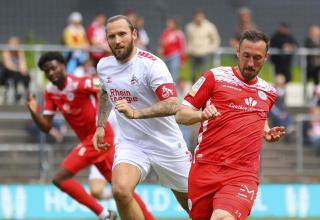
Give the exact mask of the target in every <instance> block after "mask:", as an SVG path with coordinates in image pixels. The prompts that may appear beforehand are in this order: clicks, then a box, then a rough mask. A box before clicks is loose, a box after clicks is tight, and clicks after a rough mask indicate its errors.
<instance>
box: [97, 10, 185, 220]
mask: <svg viewBox="0 0 320 220" xmlns="http://www.w3.org/2000/svg"><path fill="white" fill-rule="evenodd" d="M106 34H107V41H108V44H109V46H110V48H111V51H112V54H113V56H109V57H106V58H103V59H101V60H100V62H99V63H98V66H97V70H98V75H99V77H100V81H101V84H102V93H101V96H100V100H101V103H100V106H99V114H98V125H97V130H96V133H95V135H94V138H93V142H94V145H95V147H96V149H100V148H104V147H106V146H105V144H104V143H103V136H104V132H103V130H104V129H103V126H104V122H105V120H106V119H107V117H108V114H109V111H110V109H111V108H112V106H114V107H115V108H116V116H117V120H118V123H119V126H120V138H119V143H118V144H117V146H116V152H115V160H114V164H113V174H112V193H113V197H114V199H115V201H116V204H117V207H118V211H119V213H120V217H121V219H126V220H131V219H137V220H141V219H143V216H142V213H141V210H140V208H139V207H138V206H137V203H136V202H135V201H134V200H133V199H132V192H133V191H134V189H135V187H136V185H137V184H138V183H139V182H140V181H143V180H144V178H145V177H146V175H147V173H148V171H149V169H150V168H151V167H152V168H153V169H154V170H155V172H156V173H157V174H158V176H159V181H160V183H161V184H162V185H164V186H166V187H168V188H170V189H171V190H172V191H173V193H174V195H175V197H176V198H177V200H178V202H179V203H180V204H181V206H182V207H183V208H184V209H185V210H186V211H187V210H188V208H187V188H188V184H187V182H188V181H187V179H188V173H189V169H190V152H189V151H188V148H187V146H186V143H185V141H184V139H183V136H182V133H181V131H180V130H179V126H178V125H177V123H176V122H175V118H174V116H173V115H174V114H175V113H176V110H177V106H178V103H179V100H178V98H177V93H176V89H175V86H174V83H173V80H172V77H171V74H170V72H169V71H168V69H167V67H166V65H165V64H164V62H163V61H162V60H161V59H159V58H158V57H156V56H154V55H153V54H151V53H149V52H146V51H143V50H140V49H138V48H136V47H135V46H134V44H133V42H134V40H135V39H136V38H137V32H136V30H135V29H134V27H133V25H132V23H131V22H130V21H129V19H128V18H127V17H126V16H123V15H117V16H114V17H111V18H109V20H108V22H107V25H106Z"/></svg>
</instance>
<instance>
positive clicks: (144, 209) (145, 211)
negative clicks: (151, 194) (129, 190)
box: [133, 192, 156, 220]
mask: <svg viewBox="0 0 320 220" xmlns="http://www.w3.org/2000/svg"><path fill="white" fill-rule="evenodd" d="M133 198H134V199H135V200H136V201H137V203H138V205H139V206H140V208H141V210H142V212H143V216H144V219H145V220H156V219H155V218H154V217H153V215H152V214H151V213H150V212H149V210H148V209H147V207H146V205H145V204H144V202H143V201H142V199H141V198H140V197H139V196H138V194H137V193H135V192H133Z"/></svg>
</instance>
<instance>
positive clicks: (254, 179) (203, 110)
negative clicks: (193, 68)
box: [176, 30, 284, 220]
mask: <svg viewBox="0 0 320 220" xmlns="http://www.w3.org/2000/svg"><path fill="white" fill-rule="evenodd" d="M237 57H238V65H236V66H235V67H218V68H214V69H211V70H209V71H207V72H206V73H204V74H203V76H202V77H201V78H200V79H199V80H198V81H197V82H196V83H195V84H194V85H193V87H192V89H191V91H190V92H189V94H188V95H187V96H186V97H185V100H184V102H183V104H182V105H181V106H180V108H179V110H178V112H177V115H176V120H177V122H178V123H182V124H186V125H188V124H193V123H196V122H201V127H200V130H199V137H198V146H197V148H196V150H195V154H194V161H193V164H192V166H191V170H190V174H189V186H188V195H189V208H190V217H191V218H192V219H195V220H207V219H211V220H234V219H237V220H242V219H246V218H247V216H248V215H249V214H250V210H251V208H252V205H253V202H254V199H255V197H256V194H257V189H258V171H259V165H260V160H259V155H260V150H261V146H262V139H263V137H264V138H265V140H266V141H268V142H274V141H277V140H279V139H280V138H281V137H282V136H283V135H284V127H273V128H271V129H270V128H269V126H268V123H267V116H268V112H269V111H270V109H271V107H272V105H273V103H274V101H275V100H276V98H277V95H276V90H275V89H274V88H273V87H272V86H271V85H269V84H268V83H267V82H265V81H264V80H262V79H261V78H259V77H258V74H259V71H260V69H261V68H262V66H263V64H264V62H265V61H266V60H267V57H268V37H267V36H266V35H265V34H264V33H262V32H260V31H257V30H250V31H245V32H244V33H243V34H242V36H241V39H240V43H239V48H238V49H237Z"/></svg>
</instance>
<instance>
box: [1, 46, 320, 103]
mask: <svg viewBox="0 0 320 220" xmlns="http://www.w3.org/2000/svg"><path fill="white" fill-rule="evenodd" d="M19 48H21V49H22V50H24V51H29V52H35V55H34V63H37V61H38V59H39V57H40V55H41V53H42V52H46V51H60V52H67V51H70V50H71V51H72V50H77V49H76V48H69V47H66V46H63V45H59V44H52V45H48V44H32V45H28V44H22V45H21V46H20V47H19ZM5 49H6V50H8V49H9V50H13V49H14V48H10V47H8V45H7V44H0V51H1V50H5ZM84 50H87V51H88V52H89V51H99V49H98V48H94V47H91V48H86V49H84ZM269 53H270V55H273V54H290V53H291V52H288V51H287V52H286V51H282V50H279V49H276V48H270V50H269ZM234 54H235V49H234V48H231V47H219V48H218V50H217V51H216V53H215V54H214V57H213V64H214V66H219V65H221V60H222V59H221V58H222V56H223V55H234ZM293 55H294V56H296V57H297V58H298V64H299V67H300V69H301V79H302V83H303V98H304V102H305V103H306V102H307V98H308V97H307V75H306V73H307V59H306V58H307V56H308V55H320V49H309V48H304V47H300V48H296V49H295V50H294V51H293ZM36 71H37V72H39V70H36Z"/></svg>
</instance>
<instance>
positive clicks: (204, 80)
mask: <svg viewBox="0 0 320 220" xmlns="http://www.w3.org/2000/svg"><path fill="white" fill-rule="evenodd" d="M214 85H215V79H214V75H213V73H212V72H211V71H207V72H205V73H204V74H203V76H201V77H200V79H198V81H197V82H196V83H195V84H194V85H193V86H192V88H191V90H190V92H189V93H188V94H187V95H186V97H185V98H184V101H183V104H184V105H191V106H192V107H194V108H196V109H201V108H202V107H203V106H205V104H206V102H207V101H208V100H209V99H210V98H211V97H213V91H214Z"/></svg>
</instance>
